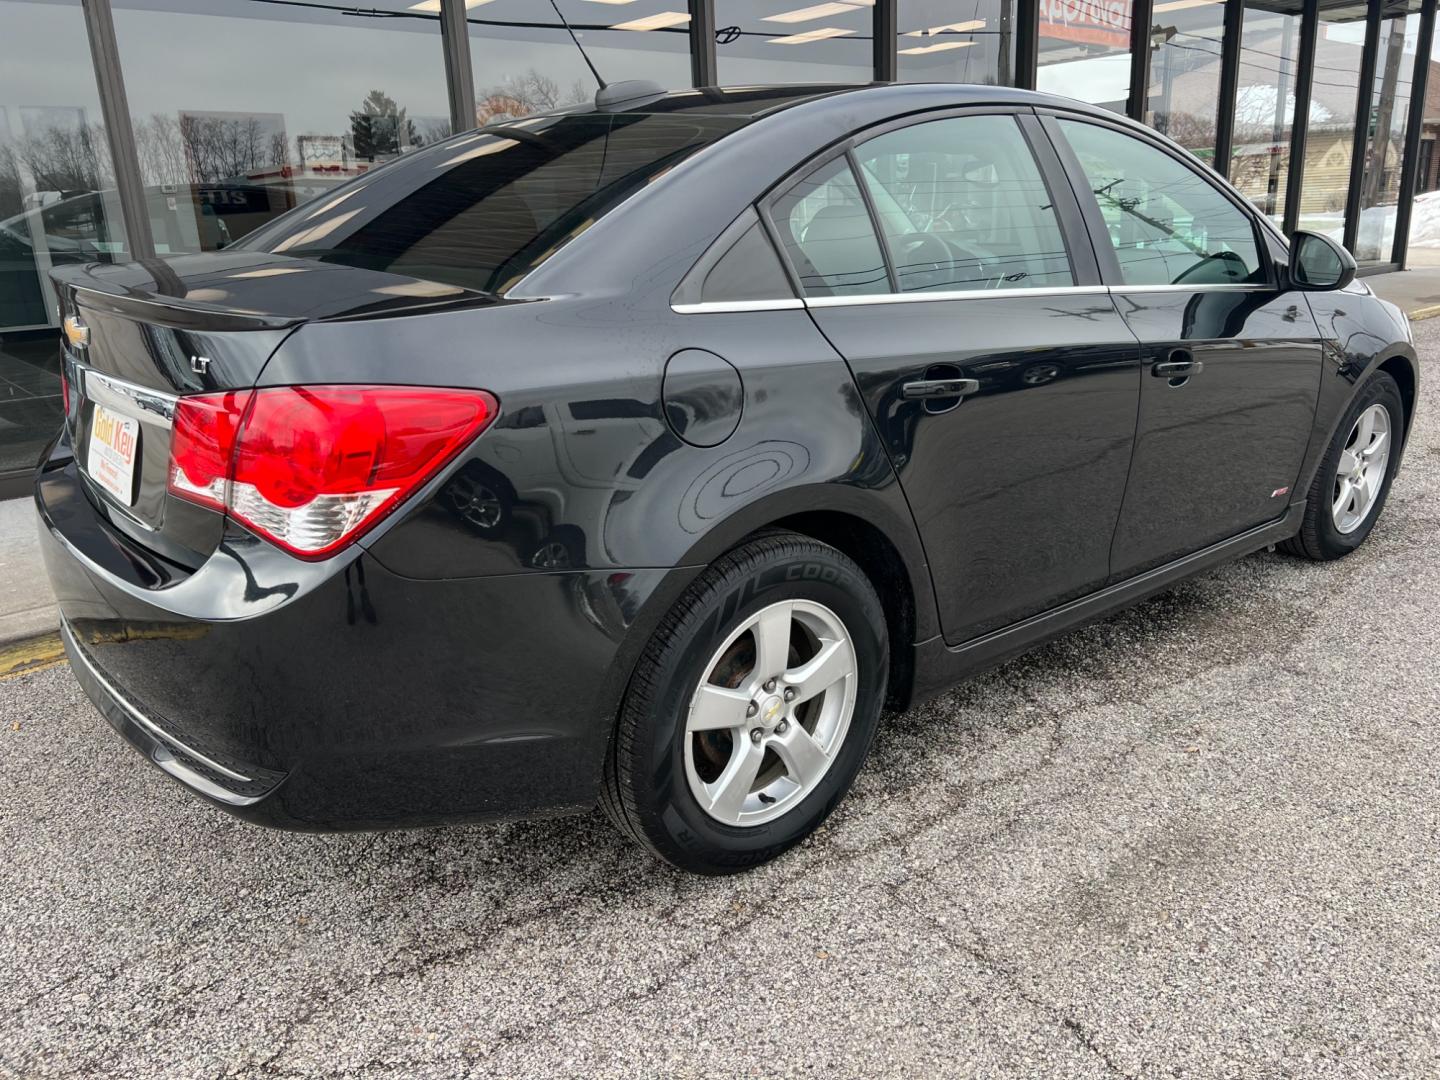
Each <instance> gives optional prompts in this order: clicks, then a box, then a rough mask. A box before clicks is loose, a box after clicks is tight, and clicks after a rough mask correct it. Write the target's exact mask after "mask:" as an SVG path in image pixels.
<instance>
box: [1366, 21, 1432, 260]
mask: <svg viewBox="0 0 1440 1080" xmlns="http://www.w3.org/2000/svg"><path fill="white" fill-rule="evenodd" d="M1419 10H1420V0H1407V2H1401V3H1389V4H1386V12H1387V17H1386V18H1385V19H1384V20H1383V21H1382V22H1381V23H1380V42H1379V47H1378V50H1377V52H1376V60H1375V84H1374V92H1373V94H1372V96H1371V99H1370V100H1371V105H1370V121H1369V125H1368V130H1367V133H1366V139H1365V158H1364V161H1365V171H1364V173H1363V174H1362V175H1361V178H1360V224H1359V227H1358V229H1357V230H1356V234H1355V258H1356V259H1358V260H1359V261H1360V263H1361V265H1362V266H1363V265H1365V264H1369V263H1383V262H1389V261H1390V253H1391V251H1392V250H1393V249H1394V246H1395V212H1396V209H1397V208H1398V206H1399V204H1400V170H1401V167H1402V165H1403V164H1404V158H1405V136H1406V134H1407V129H1408V127H1409V123H1410V97H1411V84H1412V80H1413V77H1414V76H1413V73H1414V71H1415V50H1416V48H1417V47H1418V45H1419V38H1420V16H1419V14H1418V12H1419ZM1409 12H1415V14H1408V13H1409Z"/></svg>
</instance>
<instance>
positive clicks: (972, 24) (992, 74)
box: [895, 0, 1018, 86]
mask: <svg viewBox="0 0 1440 1080" xmlns="http://www.w3.org/2000/svg"><path fill="white" fill-rule="evenodd" d="M1015 8H1016V4H1015V0H968V2H967V0H959V2H956V0H900V5H899V10H898V18H897V27H898V36H897V39H896V42H895V48H896V59H897V70H898V73H899V78H900V81H902V82H964V83H985V84H987V85H990V86H1013V85H1014V84H1015V31H1016V23H1015V20H1016V17H1017V15H1018V12H1017V11H1016V10H1015Z"/></svg>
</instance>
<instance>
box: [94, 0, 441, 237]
mask: <svg viewBox="0 0 1440 1080" xmlns="http://www.w3.org/2000/svg"><path fill="white" fill-rule="evenodd" d="M412 2H413V0H412ZM112 6H113V9H114V17H115V37H116V41H117V44H118V45H119V51H120V57H121V61H122V63H123V64H124V73H125V91H126V96H127V97H128V98H129V102H130V122H131V125H132V127H133V129H134V133H135V149H136V153H137V155H138V157H139V160H140V175H141V177H142V179H143V180H144V183H145V194H146V201H147V203H148V205H149V210H150V227H151V231H152V232H153V234H154V237H155V251H156V253H157V254H160V255H166V254H172V253H177V252H194V251H214V250H218V249H220V248H223V247H225V246H226V245H228V244H230V243H233V242H234V241H236V240H238V239H240V237H242V236H244V235H245V234H246V233H248V232H249V231H250V230H252V229H255V228H257V227H259V226H260V225H263V224H264V223H265V222H267V221H269V220H270V219H271V218H274V217H276V216H278V215H279V214H281V213H284V212H285V211H286V210H288V209H290V208H291V207H293V206H296V205H298V204H299V203H302V202H304V201H305V200H307V199H311V198H314V197H315V196H316V195H319V194H321V193H322V192H324V191H326V190H328V189H329V188H332V187H334V186H335V185H337V184H339V183H342V182H343V181H344V180H346V179H348V178H349V177H351V176H356V175H358V174H360V173H363V172H364V171H365V170H366V169H369V168H373V167H374V166H375V165H376V164H378V163H380V162H383V161H386V160H388V159H389V158H392V157H396V156H397V155H400V154H404V153H408V152H410V151H412V150H415V149H417V148H419V147H421V146H424V145H425V144H426V143H429V142H433V141H435V140H436V139H438V138H443V137H444V136H446V135H449V134H450V120H449V115H450V109H449V103H448V101H447V98H446V95H445V84H444V81H443V79H439V78H437V77H436V76H437V72H438V70H439V69H440V68H441V67H443V63H444V54H443V53H442V52H441V47H440V25H439V19H438V16H436V15H427V14H425V13H416V12H412V11H411V8H410V5H409V4H407V3H405V0H366V5H365V8H364V9H363V10H360V9H354V8H350V9H342V8H340V7H338V6H336V7H331V6H328V5H315V4H257V3H254V2H253V0H112ZM397 15H419V16H420V17H413V18H412V17H393V16H397ZM240 57H244V60H243V62H242V61H240V60H239V59H238V58H240Z"/></svg>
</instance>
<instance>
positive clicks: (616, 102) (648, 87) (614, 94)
mask: <svg viewBox="0 0 1440 1080" xmlns="http://www.w3.org/2000/svg"><path fill="white" fill-rule="evenodd" d="M550 6H551V7H552V8H554V9H555V14H556V15H558V16H559V17H560V21H561V22H562V23H563V24H564V25H565V29H566V30H567V31H568V32H569V34H570V40H571V41H573V42H574V43H575V48H577V49H579V50H580V56H581V57H582V58H583V59H584V61H585V66H586V67H588V68H589V69H590V74H591V75H594V76H595V81H596V82H597V83H599V84H600V89H599V90H596V91H595V107H596V108H597V109H615V108H620V107H622V106H625V105H633V104H636V103H638V102H641V101H645V100H647V99H652V98H658V97H664V96H665V88H664V87H663V86H660V85H659V84H657V83H653V82H649V81H648V80H646V79H627V80H626V81H624V82H618V83H613V84H612V83H607V82H606V81H605V80H604V79H602V78H601V77H600V72H599V71H597V70H596V69H595V65H594V64H592V63H591V62H590V55H589V54H588V53H587V52H586V51H585V46H584V45H581V44H580V39H579V38H578V37H576V36H575V30H574V28H572V27H571V25H570V20H569V19H567V18H565V14H564V12H562V11H561V10H560V5H559V4H558V3H557V2H556V0H550Z"/></svg>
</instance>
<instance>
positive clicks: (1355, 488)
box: [1330, 403, 1391, 533]
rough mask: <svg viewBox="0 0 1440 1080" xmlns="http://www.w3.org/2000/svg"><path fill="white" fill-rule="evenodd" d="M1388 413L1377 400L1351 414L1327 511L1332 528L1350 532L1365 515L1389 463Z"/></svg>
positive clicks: (1373, 503)
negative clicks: (1348, 429)
mask: <svg viewBox="0 0 1440 1080" xmlns="http://www.w3.org/2000/svg"><path fill="white" fill-rule="evenodd" d="M1390 426H1391V425H1390V413H1389V412H1388V411H1387V410H1386V408H1385V406H1384V405H1381V404H1379V403H1377V404H1374V405H1371V406H1369V407H1368V408H1366V409H1365V411H1364V412H1362V413H1361V414H1360V415H1359V416H1357V417H1356V418H1355V423H1354V424H1353V425H1351V428H1350V435H1349V437H1348V438H1347V439H1346V440H1345V448H1344V449H1343V450H1341V451H1340V464H1339V467H1338V468H1337V469H1336V472H1335V498H1334V499H1333V500H1332V501H1331V504H1330V513H1331V515H1332V517H1333V518H1334V521H1335V528H1336V529H1337V530H1338V531H1340V532H1342V533H1352V532H1354V531H1355V529H1356V528H1357V527H1358V526H1359V524H1360V523H1361V522H1362V521H1364V520H1365V518H1366V517H1368V516H1369V514H1370V510H1371V508H1372V507H1373V506H1374V505H1375V500H1376V499H1378V498H1379V497H1380V488H1381V485H1383V484H1384V483H1385V472H1386V469H1387V468H1388V467H1389V464H1390Z"/></svg>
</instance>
